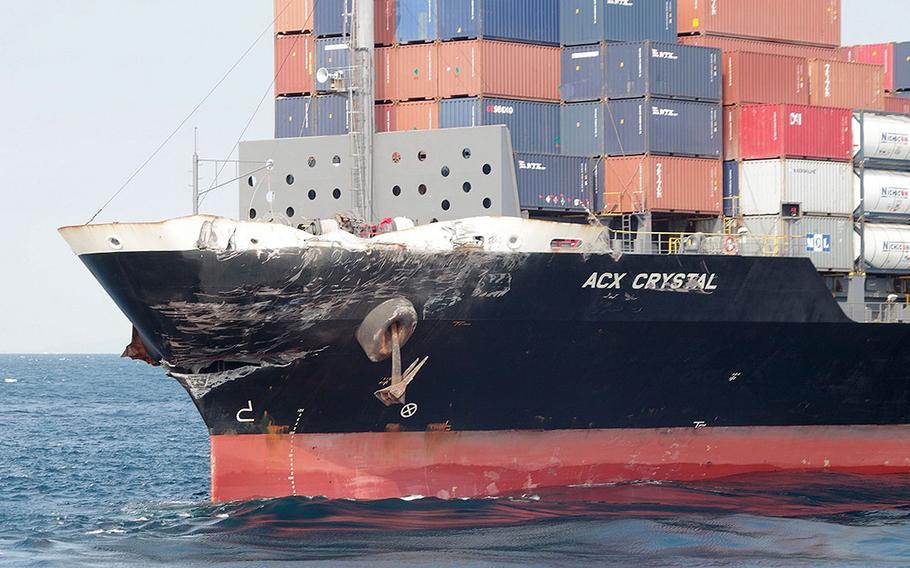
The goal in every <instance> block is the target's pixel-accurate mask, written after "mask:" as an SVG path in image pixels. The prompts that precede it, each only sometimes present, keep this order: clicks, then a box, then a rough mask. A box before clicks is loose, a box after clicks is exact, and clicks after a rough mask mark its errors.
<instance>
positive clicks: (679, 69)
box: [604, 41, 723, 102]
mask: <svg viewBox="0 0 910 568" xmlns="http://www.w3.org/2000/svg"><path fill="white" fill-rule="evenodd" d="M604 61H605V63H604V67H605V77H606V78H605V81H606V93H607V94H606V96H607V98H610V99H635V98H639V97H646V96H652V97H668V98H678V99H689V100H702V101H711V102H720V100H721V97H722V93H723V82H722V79H721V68H720V66H721V52H720V50H719V49H715V48H713V47H698V46H694V45H682V44H677V43H661V42H654V41H644V42H635V43H614V44H610V45H609V46H608V47H607V49H606V58H605V60H604Z"/></svg>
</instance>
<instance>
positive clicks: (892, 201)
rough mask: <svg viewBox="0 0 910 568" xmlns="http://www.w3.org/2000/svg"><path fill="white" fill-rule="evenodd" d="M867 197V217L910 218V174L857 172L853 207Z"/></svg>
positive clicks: (882, 171)
mask: <svg viewBox="0 0 910 568" xmlns="http://www.w3.org/2000/svg"><path fill="white" fill-rule="evenodd" d="M862 197H865V203H864V205H863V211H864V212H865V213H866V215H877V216H888V217H898V218H901V219H906V218H910V173H908V172H889V171H884V170H857V172H856V175H855V176H854V177H853V205H854V207H855V208H856V209H859V206H860V201H862Z"/></svg>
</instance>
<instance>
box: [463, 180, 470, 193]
mask: <svg viewBox="0 0 910 568" xmlns="http://www.w3.org/2000/svg"><path fill="white" fill-rule="evenodd" d="M461 189H463V190H464V192H465V193H468V192H470V191H471V182H468V181H466V182H464V183H463V184H461Z"/></svg>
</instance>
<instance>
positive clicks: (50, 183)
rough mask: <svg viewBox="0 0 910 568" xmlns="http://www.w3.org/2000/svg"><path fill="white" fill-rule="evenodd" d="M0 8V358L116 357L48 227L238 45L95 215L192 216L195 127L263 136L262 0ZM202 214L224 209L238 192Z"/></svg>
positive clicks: (217, 136)
mask: <svg viewBox="0 0 910 568" xmlns="http://www.w3.org/2000/svg"><path fill="white" fill-rule="evenodd" d="M514 1H515V2H520V0H514ZM795 1H798V0H795ZM842 2H843V6H842V11H843V22H844V23H843V43H844V44H857V43H874V42H882V41H896V40H901V39H910V30H908V29H907V28H906V22H907V21H908V16H910V0H842ZM0 7H2V12H3V17H2V18H0V180H2V181H0V198H2V200H0V213H2V216H3V219H2V223H0V353H25V352H34V353H41V352H57V353H62V352H81V353H115V352H120V351H121V350H122V349H123V347H124V346H125V345H126V344H127V343H128V342H129V339H130V324H129V322H128V321H127V320H126V319H125V318H124V317H123V315H122V314H121V313H120V312H119V310H118V309H117V307H116V306H115V305H114V303H113V302H112V301H111V300H110V299H109V298H108V296H107V294H105V293H104V291H103V290H102V289H101V287H100V286H99V285H98V284H97V283H96V282H95V279H94V278H93V277H92V276H91V274H89V272H88V271H87V270H86V269H85V268H84V267H83V266H82V263H81V262H80V261H79V260H78V258H77V257H76V256H75V255H73V254H72V252H71V251H70V250H69V248H68V247H67V245H66V243H65V242H64V241H63V239H61V238H60V236H59V235H58V234H57V232H56V229H57V228H58V227H60V226H63V225H71V224H80V223H84V222H85V221H87V220H88V219H89V218H90V217H91V216H92V214H94V213H95V211H97V209H98V208H99V207H100V206H101V205H102V204H103V203H104V202H105V201H106V200H107V199H108V198H109V197H110V196H111V195H112V194H113V193H114V192H115V191H116V190H117V189H118V188H119V187H120V186H121V184H122V183H123V182H124V181H125V180H126V179H127V178H128V177H129V176H130V175H131V174H132V173H133V172H134V171H135V170H136V169H137V168H138V167H139V166H140V165H141V164H142V162H144V161H145V160H146V158H148V156H149V155H150V154H151V153H152V152H153V151H154V150H155V148H156V147H157V146H158V145H159V144H160V143H161V142H162V141H163V140H164V139H165V138H166V137H167V136H168V135H169V134H170V133H171V131H172V130H173V129H174V128H175V127H176V126H177V125H178V124H179V123H180V122H181V121H182V120H183V119H184V117H186V115H187V114H188V113H189V112H190V111H191V110H192V109H193V107H195V106H196V104H197V103H198V102H199V101H200V100H202V98H203V97H204V96H205V94H206V93H207V92H208V91H209V89H211V88H212V86H213V85H215V83H216V82H217V81H218V80H219V79H220V78H221V77H222V76H223V75H224V73H225V72H226V71H227V70H228V68H229V67H230V66H231V65H233V64H234V62H235V61H237V59H238V58H239V57H240V56H241V54H243V53H244V51H246V50H247V48H249V47H250V45H253V48H252V49H251V50H250V52H249V53H248V54H247V56H246V57H245V59H244V60H243V61H242V62H241V63H240V64H239V65H238V66H237V68H236V69H235V70H234V71H233V72H232V73H231V74H230V75H229V76H228V79H227V80H225V82H224V83H223V84H222V85H221V86H220V87H219V89H218V90H217V91H216V92H215V93H214V94H213V95H212V96H211V97H210V98H209V99H208V100H207V101H206V103H205V104H204V105H203V106H202V107H201V108H200V110H199V111H198V112H197V113H196V114H195V115H194V116H193V118H192V119H190V120H189V121H188V122H187V123H186V125H185V126H184V127H183V128H182V129H181V130H180V131H179V132H178V133H177V134H176V135H175V136H174V138H173V139H172V140H171V141H170V143H169V144H168V145H167V146H165V148H164V149H163V150H162V151H161V152H160V153H159V154H158V155H157V156H156V157H155V158H154V159H153V160H152V161H151V162H150V163H149V164H148V165H147V166H146V167H145V168H144V169H143V171H142V172H141V173H140V174H139V175H138V176H137V177H136V178H135V179H134V180H133V181H132V183H130V184H129V185H128V186H127V188H126V189H125V190H124V191H123V192H122V193H121V194H120V196H119V197H118V198H116V199H115V200H114V201H113V202H112V203H111V204H110V205H109V206H108V207H107V208H106V209H105V210H104V212H103V213H102V214H101V215H99V216H98V218H97V221H115V220H119V221H137V220H159V219H164V218H169V217H175V216H179V215H186V214H189V213H190V212H191V198H190V196H191V189H190V184H191V173H190V172H191V156H192V152H193V128H194V127H198V129H199V148H200V156H201V157H203V158H219V159H224V158H227V157H228V154H229V152H230V151H231V149H232V148H233V146H234V144H235V142H236V141H237V139H238V137H239V136H240V134H241V132H242V131H243V129H244V127H245V125H246V124H247V122H248V121H250V120H251V117H252V122H250V126H249V129H248V130H247V131H246V134H245V135H244V139H250V140H253V139H262V138H270V137H271V136H272V122H273V120H274V106H273V104H272V101H271V98H270V93H271V87H270V85H271V81H272V66H273V61H272V44H271V34H272V31H271V28H270V25H271V22H272V17H273V16H272V0H193V1H192V2H188V1H186V0H28V1H16V0H0ZM267 28H268V30H267V31H266V33H265V34H264V35H263V37H262V38H260V39H259V41H258V42H256V43H255V44H254V40H256V38H257V36H259V35H260V33H261V32H263V30H266V29H267ZM263 97H265V98H264V99H263ZM260 103H261V105H260ZM257 106H258V107H259V108H258V111H257V110H256V109H257ZM211 174H212V172H211V166H209V167H207V168H205V169H204V170H203V186H204V185H205V184H206V183H207V182H208V181H209V180H210V179H211ZM222 179H224V177H222ZM203 212H206V213H214V214H221V215H226V216H231V217H236V215H237V191H236V189H235V188H234V187H233V186H228V187H226V188H224V189H222V190H219V191H218V192H214V193H213V194H212V195H211V196H210V198H209V199H207V200H206V202H205V203H204V205H203Z"/></svg>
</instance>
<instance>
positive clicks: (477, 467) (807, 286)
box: [60, 0, 910, 501]
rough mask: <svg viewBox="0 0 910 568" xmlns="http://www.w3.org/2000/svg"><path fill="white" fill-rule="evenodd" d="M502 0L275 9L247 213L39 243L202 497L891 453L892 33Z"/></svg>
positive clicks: (901, 180) (804, 10) (902, 442)
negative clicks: (175, 404) (102, 311)
mask: <svg viewBox="0 0 910 568" xmlns="http://www.w3.org/2000/svg"><path fill="white" fill-rule="evenodd" d="M516 4H518V3H509V2H496V1H492V0H483V1H479V2H474V1H472V2H458V1H453V0H438V2H436V1H431V2H427V1H426V0H423V1H421V2H415V1H408V0H398V1H392V0H357V1H356V2H354V3H353V4H350V5H349V4H348V3H347V2H341V1H331V0H315V1H314V0H276V1H275V22H274V23H275V30H276V35H275V38H274V41H275V89H276V107H275V109H276V110H275V119H276V123H275V136H276V137H275V139H271V140H254V141H247V142H244V143H242V144H241V145H240V152H239V159H238V160H237V161H236V162H235V163H236V166H235V167H236V168H237V170H236V174H237V175H236V180H235V181H236V183H237V185H238V196H239V199H238V206H239V215H238V218H237V219H227V218H223V217H215V216H211V215H204V214H199V212H198V195H199V193H200V191H199V189H198V185H196V184H198V181H197V180H198V178H195V179H194V187H195V189H194V198H193V204H194V211H193V215H191V216H187V217H179V218H174V219H169V220H165V221H161V222H157V223H103V224H86V225H77V226H71V227H64V228H62V229H60V232H61V234H62V236H63V237H64V238H65V239H66V240H67V242H68V243H69V245H70V246H71V248H72V249H73V251H74V252H75V253H76V254H77V255H78V256H79V258H80V260H81V261H82V262H83V263H84V264H85V265H86V267H87V268H88V269H89V271H90V272H91V273H92V274H93V275H94V276H95V278H96V279H97V280H98V282H99V283H100V284H101V285H102V286H103V287H104V289H105V290H106V291H107V292H108V294H109V295H110V296H111V298H112V299H113V300H114V301H115V303H116V304H117V306H118V307H119V308H120V309H121V310H122V311H123V313H124V314H125V315H126V316H127V318H128V319H129V320H130V322H131V323H132V325H133V330H132V338H131V341H130V343H129V345H128V346H127V348H126V350H125V352H124V356H128V357H132V358H134V359H140V360H144V361H146V362H148V363H150V364H152V365H158V366H161V367H162V368H163V369H164V371H165V372H167V374H168V375H170V376H171V377H173V378H174V379H176V380H177V381H179V382H180V384H181V385H183V387H184V388H185V389H186V391H187V392H188V393H189V395H190V396H191V398H192V400H193V401H194V403H195V405H196V407H197V409H198V410H199V413H200V414H201V415H202V418H203V420H204V421H205V423H206V425H207V427H208V430H209V434H210V441H211V495H212V499H213V500H214V501H230V500H241V499H252V498H270V497H283V496H294V495H301V496H324V497H328V498H354V499H383V498H393V497H405V496H416V495H421V496H431V497H438V498H443V499H449V498H472V497H486V496H499V495H522V494H527V493H533V492H535V491H538V490H540V489H545V488H548V487H566V486H591V485H597V484H608V483H616V482H626V481H639V480H696V479H707V478H718V477H724V476H730V475H737V474H742V473H749V472H768V471H784V470H801V471H822V470H823V471H838V472H850V473H860V474H887V473H907V472H910V370H908V369H910V350H908V349H907V348H906V346H907V345H908V344H910V327H908V326H907V325H905V324H906V322H907V321H910V307H908V306H910V304H908V301H910V295H908V294H910V285H908V283H910V225H908V223H910V115H906V114H901V113H900V111H901V110H910V109H905V108H903V107H901V106H900V105H903V104H905V103H904V101H905V100H906V101H910V99H904V98H903V93H904V90H905V89H906V90H910V63H907V61H905V59H906V58H905V59H901V57H902V56H897V55H895V54H898V53H903V51H902V50H905V49H906V45H907V44H881V45H878V46H852V47H841V46H840V5H839V2H838V1H837V0H811V1H806V2H804V3H802V4H801V6H802V7H801V8H800V10H798V11H797V12H799V13H797V14H794V13H793V8H792V6H791V3H790V2H786V1H784V0H773V1H768V2H763V3H760V4H761V5H758V4H756V3H749V2H746V1H744V0H743V1H737V0H719V1H718V2H714V3H712V6H713V7H712V9H711V10H710V11H706V10H705V6H704V3H703V2H697V1H695V0H678V2H677V1H676V0H654V1H650V2H645V1H641V0H626V1H624V2H605V3H604V2H590V1H582V0H578V1H575V0H563V1H556V0H534V1H529V2H524V1H523V2H521V3H520V4H521V9H516V8H515V6H516ZM194 163H198V162H194Z"/></svg>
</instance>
